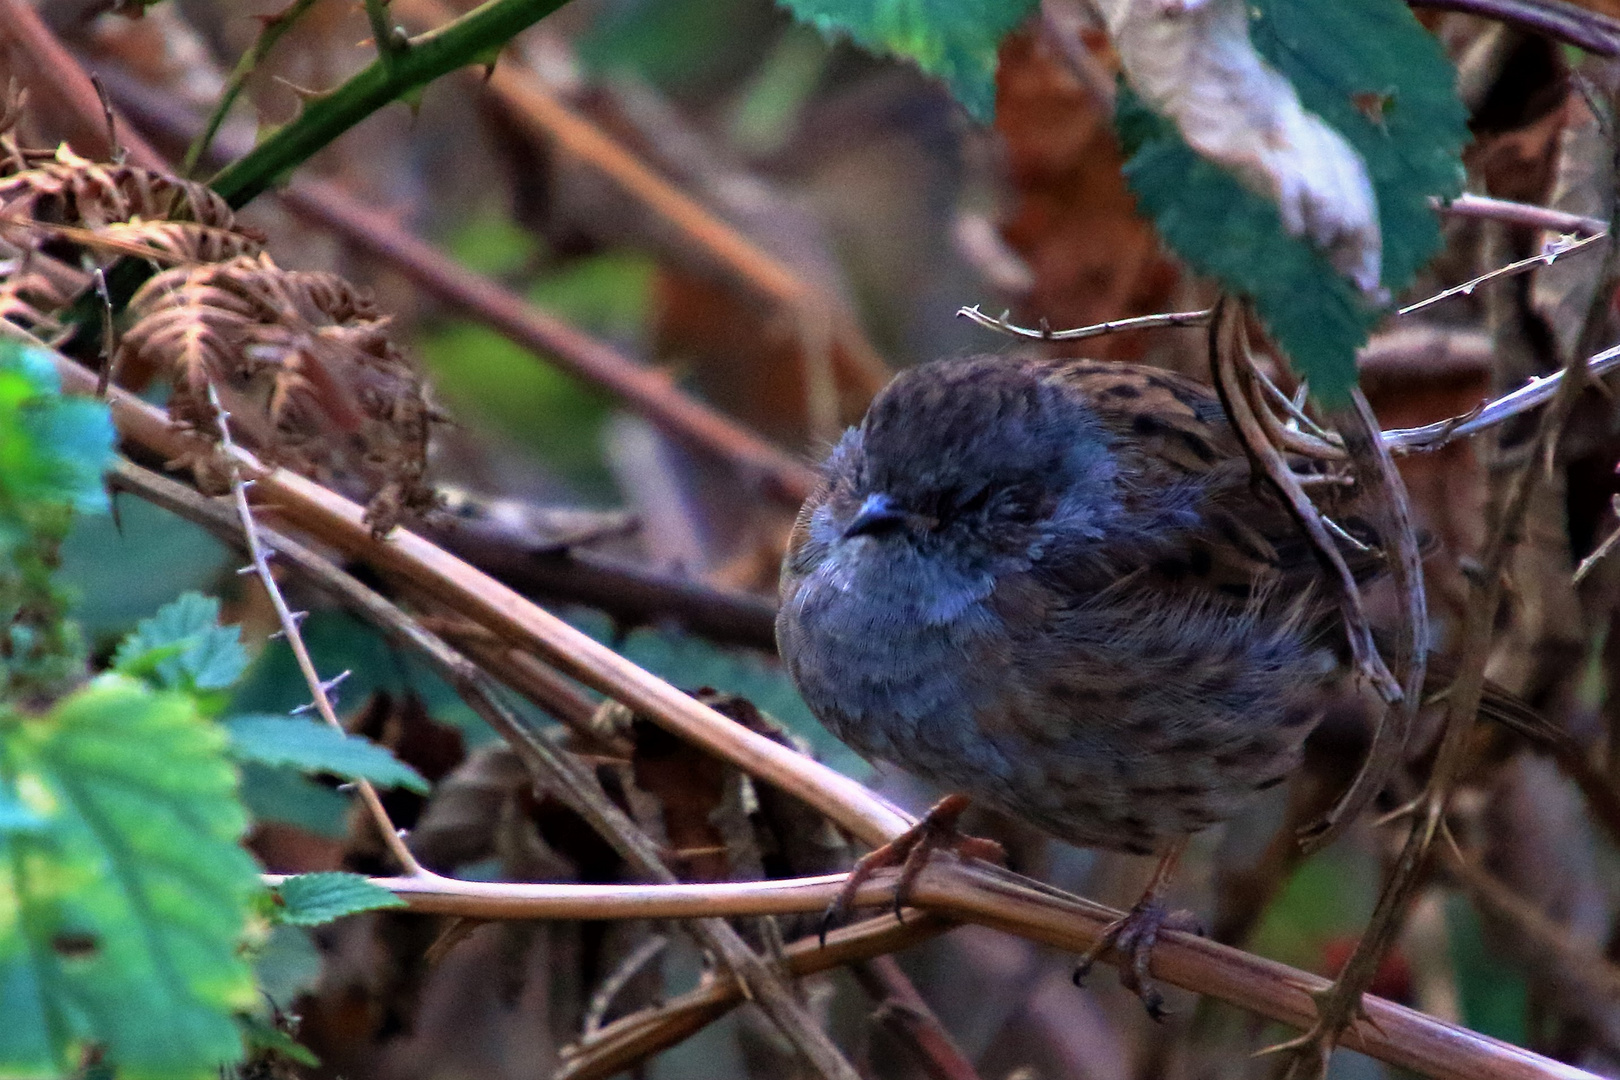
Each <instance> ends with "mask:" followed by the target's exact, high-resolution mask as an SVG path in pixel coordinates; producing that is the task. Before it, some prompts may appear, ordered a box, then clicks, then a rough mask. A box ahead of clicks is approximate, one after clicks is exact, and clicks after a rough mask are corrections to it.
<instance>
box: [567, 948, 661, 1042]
mask: <svg viewBox="0 0 1620 1080" xmlns="http://www.w3.org/2000/svg"><path fill="white" fill-rule="evenodd" d="M667 948H669V938H667V937H665V936H664V935H663V934H653V935H651V936H650V937H648V938H647V939H646V940H645V941H643V942H642V943H641V944H640V945H637V946H636V947H635V948H634V949H632V950H631V951H630V955H629V956H626V957H625V958H624V959H623V960H621V961H619V963H618V964H617V965H616V966H615V967H614V969H613V971H612V972H610V973H609V974H608V977H607V978H606V979H604V980H602V985H601V986H599V987H597V989H596V993H594V994H592V995H591V1002H590V1004H589V1005H588V1006H586V1008H585V1022H584V1023H583V1024H582V1025H581V1028H582V1030H583V1032H584V1036H583V1037H584V1038H585V1039H587V1040H589V1039H591V1038H593V1037H595V1036H597V1035H598V1034H600V1033H601V1030H602V1022H603V1021H604V1020H606V1019H607V1014H608V1010H609V1009H611V1008H613V1002H614V1001H615V1000H616V999H617V998H618V996H619V994H620V993H621V992H623V990H624V988H625V987H626V986H628V985H629V984H630V981H631V980H632V979H634V978H635V977H636V976H637V975H639V974H641V972H642V971H643V970H645V969H646V967H647V965H648V964H650V963H652V962H653V961H654V960H656V959H658V957H659V956H660V955H662V954H663V952H664V950H665V949H667Z"/></svg>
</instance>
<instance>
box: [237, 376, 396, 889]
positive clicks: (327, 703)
mask: <svg viewBox="0 0 1620 1080" xmlns="http://www.w3.org/2000/svg"><path fill="white" fill-rule="evenodd" d="M208 402H209V404H210V405H212V406H213V407H214V417H215V420H216V422H217V424H218V426H219V442H220V447H221V449H222V450H223V451H224V454H223V457H224V459H225V467H226V470H227V472H228V474H229V476H230V483H231V501H232V502H233V503H234V504H235V507H236V516H237V518H238V520H239V522H240V526H241V530H242V531H241V536H242V541H243V544H244V545H245V546H246V547H247V551H248V557H249V558H250V559H251V560H252V561H251V563H250V564H249V566H248V567H245V568H244V569H250V570H251V571H252V572H253V573H254V574H255V575H257V576H258V579H259V584H260V585H261V586H262V587H263V589H264V591H265V594H266V595H267V596H269V598H270V603H271V605H272V606H273V607H274V608H275V610H276V621H277V622H279V623H280V624H281V633H282V635H283V636H284V637H285V638H286V639H287V644H288V645H289V646H290V647H291V648H292V653H293V658H294V659H295V660H297V662H298V670H299V671H300V672H301V673H302V674H303V676H304V682H305V683H306V684H308V686H309V692H310V694H311V698H312V702H313V704H314V707H315V711H316V712H318V713H320V716H321V719H322V720H324V721H326V723H327V724H329V725H331V726H332V727H334V728H336V729H337V730H338V731H343V730H345V729H344V727H343V721H341V720H339V719H338V717H337V713H336V711H334V710H333V708H332V699H331V698H330V697H329V696H328V690H329V689H330V688H331V686H332V685H333V684H332V682H328V681H324V680H322V679H321V676H320V673H319V672H317V671H316V670H315V662H314V660H313V659H311V657H310V655H309V648H308V646H306V645H305V644H304V635H303V634H302V633H301V632H300V631H299V628H298V624H299V622H300V621H301V617H300V616H299V615H297V614H296V613H294V612H293V610H292V608H290V607H288V606H287V598H286V597H284V596H283V595H282V594H281V586H280V585H279V584H277V582H276V575H275V574H274V573H273V572H272V571H271V569H270V559H269V556H267V555H266V554H265V550H264V545H263V544H262V543H260V540H259V530H258V526H257V524H256V523H255V522H254V519H253V508H252V507H251V506H249V505H248V497H247V489H248V481H246V480H243V479H242V470H241V468H240V466H239V465H238V464H237V461H236V450H237V448H236V443H235V442H233V441H232V439H231V426H230V415H229V414H228V413H227V412H226V411H225V407H224V406H223V405H221V404H220V403H219V393H218V392H217V391H216V390H215V389H214V384H213V383H209V384H208ZM345 674H347V673H345ZM355 786H356V788H357V789H358V790H359V792H360V801H361V802H362V803H364V804H365V807H366V812H367V813H368V814H370V815H371V819H372V821H373V822H374V823H375V824H376V826H377V831H378V832H379V833H381V834H382V842H383V846H384V847H386V848H387V849H388V853H389V854H390V855H392V856H393V857H394V861H395V862H397V863H398V864H399V865H400V867H401V868H402V869H403V870H404V871H405V874H406V876H407V877H416V876H418V875H420V874H422V873H424V871H423V869H422V864H421V863H419V862H417V861H416V856H415V855H413V854H411V850H410V848H408V847H406V846H405V840H404V838H403V837H402V836H401V834H400V830H399V829H397V828H395V827H394V823H393V821H392V820H390V819H389V817H388V811H387V810H385V809H384V808H383V804H382V799H381V798H379V797H378V796H377V789H376V788H374V787H372V785H371V782H370V781H369V780H360V781H357V782H356V785H355Z"/></svg>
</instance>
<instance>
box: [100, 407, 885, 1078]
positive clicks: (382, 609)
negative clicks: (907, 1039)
mask: <svg viewBox="0 0 1620 1080" xmlns="http://www.w3.org/2000/svg"><path fill="white" fill-rule="evenodd" d="M222 427H223V425H222ZM113 475H114V477H115V480H114V482H115V483H116V484H117V485H118V486H120V487H123V488H126V489H128V490H131V491H133V492H135V493H136V494H139V495H141V496H142V497H145V498H151V499H152V500H153V501H155V502H158V503H159V504H160V505H163V506H164V507H165V508H166V509H169V510H172V511H174V512H175V513H179V514H181V515H183V516H185V517H187V518H189V519H190V520H193V521H196V522H197V523H198V524H201V525H204V526H205V527H207V528H209V529H210V531H213V532H215V534H216V535H221V536H222V538H224V539H230V540H236V541H240V540H241V536H240V534H238V535H231V534H222V533H221V530H220V524H221V523H220V516H219V514H218V512H216V510H215V509H214V508H213V507H211V506H210V505H209V504H208V503H207V501H206V500H203V499H202V498H201V496H196V495H195V494H190V495H188V494H187V493H185V492H184V489H182V490H181V491H179V492H177V491H175V490H173V489H174V488H179V487H180V485H177V484H174V483H173V482H172V481H166V480H164V479H163V478H162V477H158V476H156V475H155V474H151V473H148V472H147V471H146V470H144V469H139V468H137V467H136V466H133V465H130V464H128V463H127V462H124V463H120V465H119V466H118V468H117V469H116V471H115V472H114V474H113ZM237 491H238V494H237V503H238V508H239V512H240V513H244V514H246V513H248V511H247V509H246V495H245V492H242V491H241V490H240V487H239V486H237ZM247 536H248V537H249V540H248V543H249V544H250V545H251V549H252V551H253V553H254V564H255V565H261V564H264V562H265V561H264V558H263V553H262V547H261V546H260V540H261V538H262V540H263V541H264V543H265V545H266V546H268V547H270V548H271V549H272V550H275V551H277V552H279V553H280V554H281V555H282V556H283V557H284V558H285V559H286V560H287V561H288V563H289V565H292V566H294V567H295V568H296V569H297V570H298V571H299V573H301V574H303V575H304V576H306V577H307V578H309V580H310V581H312V582H313V583H314V584H316V585H317V586H319V587H320V588H321V589H322V590H323V591H325V592H328V593H330V594H332V595H333V596H334V597H335V598H336V599H337V600H338V601H339V602H340V603H342V604H343V605H344V606H346V607H348V608H349V609H350V610H352V611H354V612H355V613H356V614H358V615H360V616H362V617H363V618H365V619H367V620H368V621H370V622H371V623H372V624H373V625H375V626H377V627H378V628H379V629H381V630H382V631H383V633H384V634H385V635H386V636H387V637H389V638H391V639H393V640H395V641H397V642H399V643H401V644H404V645H407V646H409V647H411V648H414V649H416V650H417V651H418V652H419V653H421V655H422V656H424V657H425V658H426V659H427V660H428V662H429V663H430V664H431V665H432V666H433V668H434V670H435V671H436V672H437V673H438V674H439V675H440V676H441V677H443V678H444V680H445V681H446V682H447V683H449V684H450V686H451V687H453V688H454V689H455V690H456V692H457V693H458V694H459V695H460V696H461V697H462V699H463V700H464V701H466V702H467V704H468V705H469V706H470V707H471V708H472V709H473V711H474V712H476V713H477V714H478V715H479V716H480V717H481V718H482V719H483V720H484V721H485V722H486V723H488V724H489V726H490V727H491V728H493V729H494V730H495V732H496V733H497V734H499V735H500V736H501V737H502V738H503V739H505V740H506V742H507V743H508V745H510V746H511V747H512V749H513V751H514V752H515V753H516V754H517V755H518V759H519V760H520V761H521V762H522V763H523V765H524V768H525V769H527V770H528V771H529V773H530V774H531V775H532V776H533V777H534V779H535V781H536V783H538V784H542V785H544V786H545V788H546V789H547V790H551V791H555V792H556V793H557V794H558V795H559V796H561V797H562V798H563V800H564V801H566V802H567V803H568V804H569V806H570V807H571V808H572V809H574V810H575V811H576V812H577V813H578V814H579V815H580V816H581V817H583V818H584V819H585V820H586V821H587V822H589V823H590V825H591V826H592V828H594V829H595V830H596V831H597V833H598V834H599V835H601V836H602V837H603V838H604V839H606V840H607V841H608V843H610V844H611V845H612V846H613V848H614V850H615V851H617V852H618V853H619V855H620V856H621V857H622V858H623V859H624V860H625V862H626V863H627V864H628V865H629V866H630V867H631V869H633V870H634V871H635V872H636V873H637V874H639V875H640V876H642V877H644V878H647V879H648V880H650V881H654V882H658V883H660V884H663V885H674V884H676V883H678V881H679V879H678V878H676V876H675V875H674V874H673V873H672V872H671V871H670V869H669V867H668V866H666V865H665V863H664V861H663V856H662V854H661V853H660V851H659V850H658V846H657V845H656V844H655V843H654V842H653V841H652V840H651V839H650V838H649V837H648V836H647V835H646V833H644V832H642V830H641V829H640V828H639V827H638V826H637V825H636V824H635V823H634V822H633V821H631V820H630V818H629V817H628V816H627V815H626V814H625V813H624V811H622V810H620V809H619V808H618V807H617V806H615V805H614V804H613V802H612V800H610V799H609V798H608V797H607V795H606V794H605V793H604V792H603V791H602V789H601V787H600V785H599V784H598V783H597V782H596V779H595V777H594V776H592V775H591V774H590V773H589V772H588V771H587V770H586V769H585V768H584V767H583V766H582V765H580V763H579V762H578V761H577V760H576V759H574V758H573V757H571V756H569V755H567V754H565V753H563V752H561V751H559V750H558V749H557V748H556V747H554V746H552V745H551V743H550V741H549V740H547V739H546V738H545V737H544V736H542V735H540V734H539V733H537V732H535V731H532V730H531V729H530V728H529V727H528V726H527V725H526V724H524V723H523V722H522V721H521V720H519V719H518V718H517V716H516V715H515V714H513V713H512V712H511V711H510V710H509V709H507V708H506V707H505V706H504V705H502V704H501V703H500V699H499V695H498V692H497V691H496V689H495V686H494V684H493V680H492V679H490V677H489V676H488V675H486V674H485V673H484V672H483V671H481V670H480V669H479V667H478V666H477V665H476V664H473V663H472V662H470V661H469V660H467V659H466V658H465V657H463V656H461V655H460V654H459V653H457V652H456V651H455V650H454V649H451V648H450V647H449V646H448V645H446V644H445V643H444V641H443V640H441V639H440V638H438V637H437V636H436V635H434V634H432V633H430V632H428V631H427V630H425V629H424V628H423V627H422V626H421V625H420V624H419V623H417V622H416V621H415V620H414V619H412V618H411V617H410V616H408V615H406V614H405V613H404V612H403V611H401V610H400V609H399V608H398V607H396V606H395V605H394V604H392V603H390V602H389V601H388V600H386V599H384V598H383V597H381V596H379V595H378V594H377V593H375V592H373V591H372V590H371V589H369V588H367V587H366V586H364V585H362V584H361V583H360V582H358V581H356V580H355V579H354V578H353V577H351V576H350V575H348V574H346V573H344V572H343V571H342V570H340V569H338V568H337V567H336V566H333V565H332V564H331V563H330V562H329V561H328V560H325V559H323V558H321V557H320V556H318V555H316V554H315V553H314V552H312V551H309V550H308V549H307V548H305V547H303V546H302V545H300V544H297V543H296V542H294V541H292V540H289V539H287V538H286V537H282V536H280V535H278V534H275V533H271V532H269V531H268V530H264V531H262V532H250V533H248V534H247ZM272 598H273V599H275V600H276V602H277V610H278V612H279V611H281V610H282V609H283V608H284V607H285V605H284V604H283V603H282V602H281V600H280V593H279V592H274V593H272ZM288 638H289V641H290V642H291V643H292V644H293V646H294V651H295V654H296V655H297V656H298V657H299V663H300V666H304V664H305V659H306V658H307V653H306V652H304V651H303V649H302V642H301V641H299V640H297V639H296V638H294V637H293V632H292V631H289V633H288ZM319 700H320V698H319V696H318V697H317V701H319ZM368 790H369V785H368V786H366V787H363V788H362V794H364V793H365V792H366V791H368ZM372 798H375V793H373V794H372ZM367 805H368V806H370V805H371V803H370V802H368V804H367ZM381 810H382V807H381V804H380V803H378V804H377V805H376V808H375V810H374V813H380V812H381ZM382 820H384V821H386V817H385V818H383V819H382ZM395 839H396V843H398V842H399V841H398V837H397V834H396V836H395ZM400 847H401V848H403V844H400ZM406 854H407V855H409V852H406ZM396 857H397V853H396ZM407 867H408V869H409V871H410V872H409V875H408V876H409V877H412V878H418V877H420V878H434V879H436V880H438V881H440V882H443V881H445V880H446V879H444V878H442V877H438V876H437V875H431V874H429V873H428V872H427V871H426V870H424V869H423V868H422V867H421V866H420V865H418V864H417V863H416V862H415V860H414V859H412V861H411V862H410V863H409V864H407ZM692 929H693V932H694V934H696V936H697V937H698V939H699V941H700V942H702V944H703V945H704V947H705V948H707V949H709V950H710V951H711V952H712V953H713V954H714V955H715V956H717V957H719V958H720V959H721V961H722V962H723V963H724V964H725V965H726V967H727V969H728V970H730V971H731V972H732V973H734V974H735V975H736V976H737V978H739V979H740V980H742V983H743V984H744V985H745V986H746V987H747V992H748V996H749V997H750V999H751V1000H753V1001H756V1002H758V1003H759V1005H760V1007H761V1008H762V1009H763V1010H764V1011H765V1013H766V1015H768V1016H770V1017H771V1019H772V1020H774V1021H775V1022H776V1024H777V1026H778V1027H779V1028H781V1030H782V1033H783V1034H784V1035H785V1036H786V1037H787V1039H788V1041H789V1042H791V1043H792V1044H793V1045H794V1046H795V1047H796V1048H797V1049H798V1050H799V1051H800V1052H801V1053H802V1054H803V1055H804V1057H805V1059H806V1060H807V1061H808V1062H810V1064H811V1065H812V1066H813V1067H814V1068H815V1069H816V1072H817V1073H818V1074H819V1075H821V1076H823V1077H826V1078H828V1080H858V1077H857V1076H856V1073H855V1072H854V1070H853V1069H852V1068H851V1067H850V1065H849V1063H848V1062H847V1061H844V1059H843V1057H842V1055H841V1054H839V1052H838V1050H837V1048H836V1047H835V1046H833V1044H832V1043H831V1041H829V1040H828V1038H827V1036H826V1035H825V1034H824V1033H823V1032H822V1031H821V1029H820V1027H819V1026H817V1024H816V1023H815V1021H814V1019H813V1018H811V1017H810V1015H809V1014H808V1013H807V1012H805V1011H804V1008H803V1007H802V1006H801V1005H800V1004H799V1003H798V1001H797V999H796V998H795V997H794V995H793V992H792V990H791V989H790V988H789V987H788V985H787V984H786V983H785V982H784V981H783V980H782V978H781V976H780V975H779V974H778V973H777V972H776V971H775V970H773V969H772V968H770V967H769V966H768V965H766V964H765V963H764V961H763V960H761V959H760V958H759V956H758V955H757V954H755V953H754V951H753V950H752V949H750V948H749V947H748V945H747V943H746V942H744V941H743V939H742V937H741V936H740V935H739V934H738V933H737V931H736V930H734V929H732V927H731V925H730V924H729V923H727V922H726V921H725V920H724V919H719V918H700V919H696V920H694V921H693V922H692Z"/></svg>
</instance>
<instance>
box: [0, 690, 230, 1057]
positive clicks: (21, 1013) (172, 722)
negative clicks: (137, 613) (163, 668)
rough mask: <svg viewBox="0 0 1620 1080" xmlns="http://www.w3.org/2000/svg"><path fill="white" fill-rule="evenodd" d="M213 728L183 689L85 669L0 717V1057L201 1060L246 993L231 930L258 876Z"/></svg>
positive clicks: (220, 1042) (224, 1044) (218, 1050)
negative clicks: (0, 816)
mask: <svg viewBox="0 0 1620 1080" xmlns="http://www.w3.org/2000/svg"><path fill="white" fill-rule="evenodd" d="M224 741H225V740H224V734H223V732H221V731H220V729H219V727H218V726H217V725H215V724H213V723H211V722H209V721H208V720H207V719H205V718H204V717H203V716H201V715H200V714H199V713H198V711H197V708H196V705H195V704H194V703H193V701H192V700H191V699H190V698H189V697H187V696H186V695H184V694H177V693H160V692H154V691H153V690H151V689H150V688H148V687H146V686H143V685H141V684H140V683H138V682H135V681H133V680H130V679H127V678H124V677H122V676H116V675H113V676H103V677H102V678H100V679H98V680H96V681H95V682H93V683H92V684H90V685H89V686H88V687H86V688H84V689H82V690H80V691H78V692H76V693H74V694H72V695H71V696H69V697H67V698H65V699H64V700H62V701H61V702H59V703H58V704H57V706H56V707H55V708H54V709H52V710H51V712H50V713H49V714H47V715H46V716H43V717H21V716H17V715H10V716H0V790H3V791H4V792H5V794H6V796H7V797H8V798H9V799H13V800H16V801H17V802H18V803H20V804H21V805H22V806H23V807H25V808H26V810H27V811H28V812H29V813H30V814H31V815H33V816H34V817H35V818H38V819H40V821H41V822H43V825H42V826H40V827H33V828H27V829H21V830H16V829H13V830H4V829H0V1001H4V1002H5V1022H4V1023H0V1074H3V1075H6V1076H12V1075H23V1076H28V1075H40V1076H45V1075H52V1076H54V1075H60V1074H65V1073H71V1072H74V1071H75V1070H76V1067H77V1065H78V1063H79V1061H80V1058H81V1055H82V1053H83V1051H84V1050H85V1049H86V1048H87V1047H88V1046H92V1045H100V1046H104V1047H105V1050H106V1054H107V1057H108V1059H109V1061H111V1062H113V1063H115V1064H116V1066H117V1069H118V1072H119V1075H120V1076H123V1077H129V1078H132V1080H142V1078H145V1077H153V1078H158V1077H161V1078H165V1080H169V1078H184V1077H197V1078H203V1077H213V1076H217V1071H218V1069H219V1066H220V1065H221V1064H223V1063H229V1062H233V1061H236V1060H237V1059H239V1058H240V1056H241V1052H242V1044H241V1036H240V1033H239V1030H238V1028H237V1025H236V1022H235V1020H234V1019H233V1014H235V1013H237V1012H239V1011H242V1010H246V1009H249V1008H251V1007H252V1006H253V1005H254V1003H255V1002H254V990H253V981H252V975H251V971H250V969H249V967H248V965H247V963H246V961H245V960H244V958H243V957H242V955H241V953H240V950H239V944H240V939H241V937H242V934H243V931H244V928H245V925H246V921H247V918H248V914H249V909H250V904H251V902H252V899H253V897H254V895H255V894H256V893H258V892H259V890H260V885H259V879H258V873H257V867H256V866H255V865H254V862H253V859H252V858H251V857H250V856H249V855H248V854H247V852H246V851H244V850H243V849H242V847H241V846H240V844H239V841H240V839H241V836H242V833H243V830H244V828H245V825H246V818H245V815H244V814H243V812H242V808H241V805H240V803H239V802H238V800H237V797H236V775H235V771H234V769H233V768H232V767H231V765H230V762H229V761H227V760H226V758H225V755H224Z"/></svg>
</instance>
